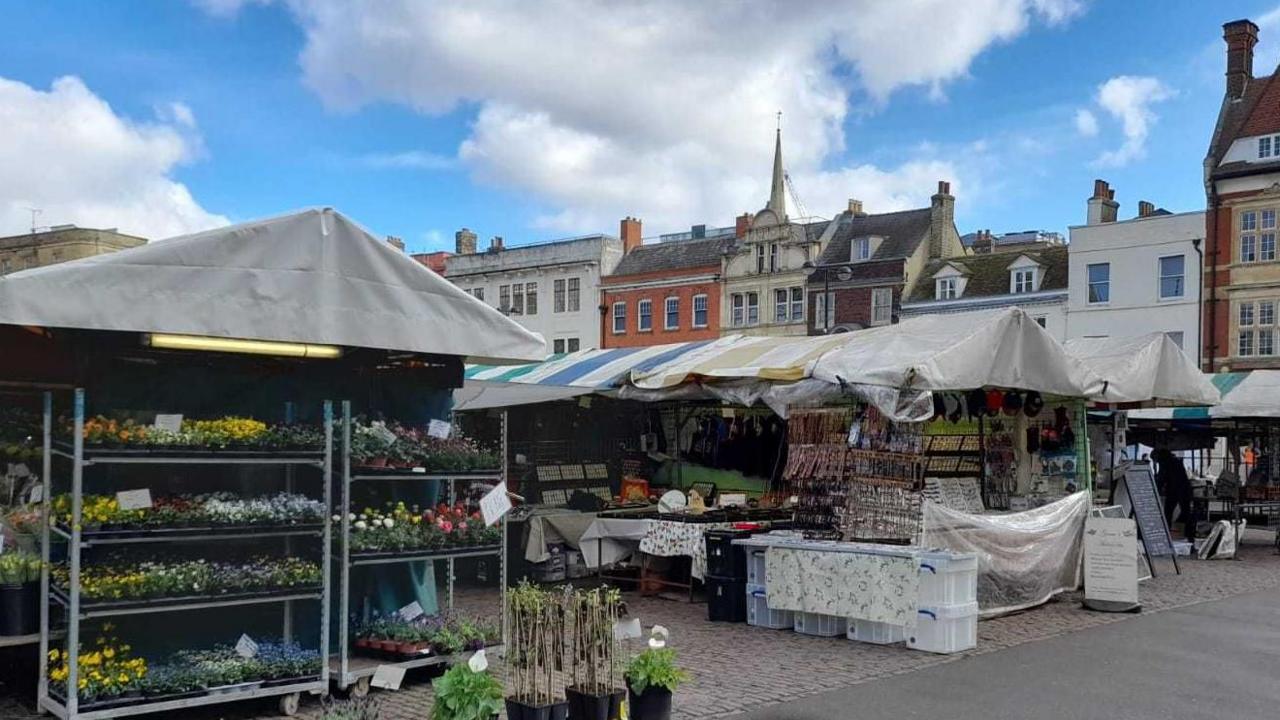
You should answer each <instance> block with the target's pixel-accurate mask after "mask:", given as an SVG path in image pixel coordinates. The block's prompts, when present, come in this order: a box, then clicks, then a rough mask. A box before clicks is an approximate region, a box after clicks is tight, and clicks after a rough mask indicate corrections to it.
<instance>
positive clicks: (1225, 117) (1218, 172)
mask: <svg viewBox="0 0 1280 720" xmlns="http://www.w3.org/2000/svg"><path fill="white" fill-rule="evenodd" d="M1278 76H1280V72H1277V73H1273V74H1271V75H1266V76H1263V77H1255V78H1253V79H1251V80H1249V83H1248V84H1247V85H1246V86H1245V90H1244V94H1243V95H1242V96H1241V98H1240V99H1239V100H1235V101H1233V100H1231V99H1230V98H1227V97H1224V98H1223V101H1222V108H1221V109H1220V110H1219V111H1218V124H1217V125H1216V126H1215V127H1214V132H1213V139H1212V140H1211V141H1210V144H1209V157H1208V160H1209V162H1210V167H1211V168H1212V172H1211V175H1212V176H1214V177H1224V176H1231V175H1235V174H1240V173H1252V172H1274V171H1275V170H1276V169H1277V168H1280V160H1277V161H1272V162H1265V163H1259V162H1244V161H1237V162H1231V163H1227V164H1225V165H1221V164H1220V163H1221V162H1222V158H1223V157H1224V156H1225V155H1226V154H1227V150H1229V149H1230V148H1231V144H1232V143H1233V142H1235V141H1236V139H1238V138H1242V137H1252V136H1254V135H1266V134H1268V133H1276V132H1280V112H1277V106H1280V79H1277V77H1278Z"/></svg>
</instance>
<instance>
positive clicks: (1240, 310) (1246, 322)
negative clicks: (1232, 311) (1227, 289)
mask: <svg viewBox="0 0 1280 720" xmlns="http://www.w3.org/2000/svg"><path fill="white" fill-rule="evenodd" d="M1256 318H1257V315H1256V314H1255V313H1254V307H1253V303H1252V302H1242V303H1240V304H1239V305H1238V306H1236V324H1237V325H1239V326H1240V327H1253V324H1254V322H1255V320H1256Z"/></svg>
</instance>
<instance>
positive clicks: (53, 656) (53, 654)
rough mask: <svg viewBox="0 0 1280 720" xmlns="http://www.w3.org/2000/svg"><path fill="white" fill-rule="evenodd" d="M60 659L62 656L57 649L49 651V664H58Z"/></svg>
mask: <svg viewBox="0 0 1280 720" xmlns="http://www.w3.org/2000/svg"><path fill="white" fill-rule="evenodd" d="M60 657H62V654H61V653H59V652H58V649H57V648H54V649H53V650H50V651H49V662H58V658H60Z"/></svg>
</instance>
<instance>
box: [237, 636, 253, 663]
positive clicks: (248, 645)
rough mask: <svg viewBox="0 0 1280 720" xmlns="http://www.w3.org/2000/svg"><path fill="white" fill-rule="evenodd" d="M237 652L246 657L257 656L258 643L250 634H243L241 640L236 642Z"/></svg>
mask: <svg viewBox="0 0 1280 720" xmlns="http://www.w3.org/2000/svg"><path fill="white" fill-rule="evenodd" d="M236 654H237V655H239V656H240V657H242V658H245V659H248V658H253V657H257V656H258V643H256V642H254V641H253V638H251V637H249V636H248V635H241V636H240V640H239V641H238V642H236Z"/></svg>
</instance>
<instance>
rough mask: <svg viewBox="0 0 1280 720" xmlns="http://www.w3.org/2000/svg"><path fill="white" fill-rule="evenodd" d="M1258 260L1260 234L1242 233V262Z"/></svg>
mask: <svg viewBox="0 0 1280 720" xmlns="http://www.w3.org/2000/svg"><path fill="white" fill-rule="evenodd" d="M1257 261H1258V236H1257V235H1241V236H1240V262H1246V263H1251V262H1257Z"/></svg>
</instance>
